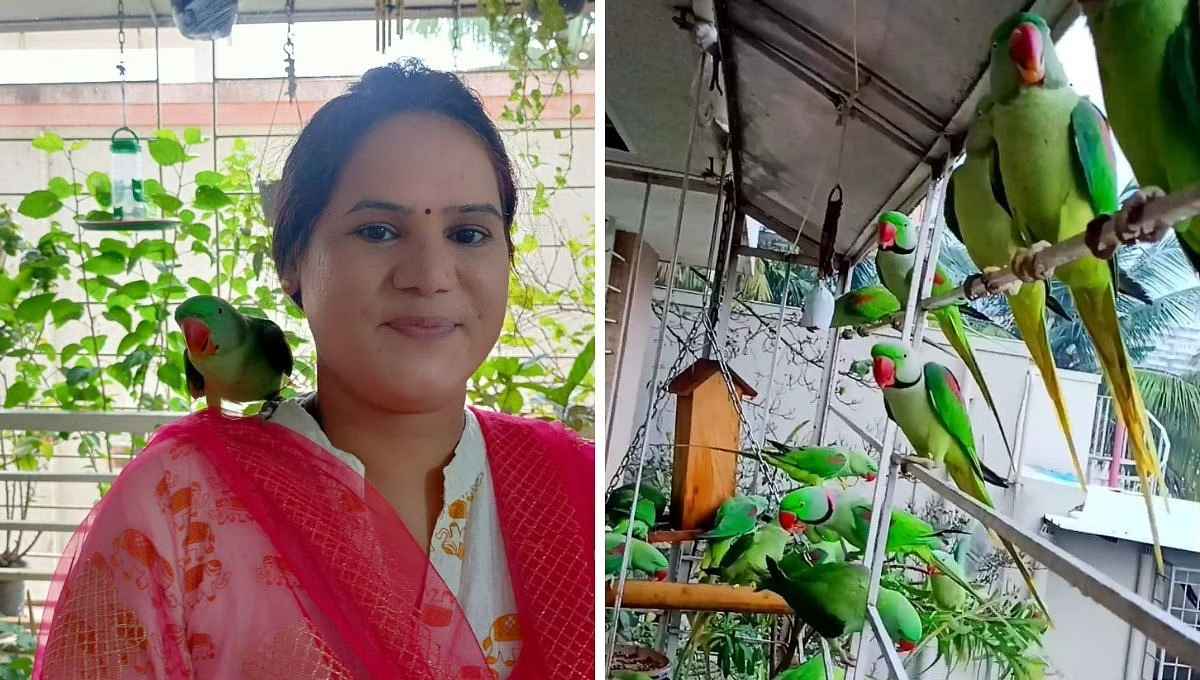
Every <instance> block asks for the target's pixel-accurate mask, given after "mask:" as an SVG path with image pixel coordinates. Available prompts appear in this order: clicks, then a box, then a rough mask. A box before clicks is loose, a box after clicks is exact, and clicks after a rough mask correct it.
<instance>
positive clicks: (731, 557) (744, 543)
mask: <svg viewBox="0 0 1200 680" xmlns="http://www.w3.org/2000/svg"><path fill="white" fill-rule="evenodd" d="M753 545H754V532H753V531H752V532H750V533H748V534H742V535H741V536H740V537H739V538H738V539H737V540H736V541H734V542H733V545H731V546H729V550H726V551H725V557H723V558H722V559H721V563H720V564H718V565H717V567H716V569H715V570H714V571H719V570H723V569H726V568H728V567H730V566H731V565H732V564H733V563H734V562H736V561H737V560H738V558H739V557H741V556H742V555H743V554H745V552H746V551H747V550H749V549H750V547H751V546H753Z"/></svg>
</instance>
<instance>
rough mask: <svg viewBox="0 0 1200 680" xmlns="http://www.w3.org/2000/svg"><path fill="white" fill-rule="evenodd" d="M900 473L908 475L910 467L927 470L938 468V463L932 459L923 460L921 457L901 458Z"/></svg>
mask: <svg viewBox="0 0 1200 680" xmlns="http://www.w3.org/2000/svg"><path fill="white" fill-rule="evenodd" d="M899 458H900V472H901V473H902V474H904V475H906V476H907V475H908V466H909V465H919V466H921V467H923V468H925V469H926V470H928V469H930V468H935V467H937V461H935V460H933V459H932V458H922V457H920V456H900V457H899Z"/></svg>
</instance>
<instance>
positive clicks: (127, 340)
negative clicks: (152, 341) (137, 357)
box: [117, 331, 143, 354]
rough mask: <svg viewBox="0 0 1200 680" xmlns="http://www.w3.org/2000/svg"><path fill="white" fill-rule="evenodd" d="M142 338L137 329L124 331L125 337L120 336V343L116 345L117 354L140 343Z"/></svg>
mask: <svg viewBox="0 0 1200 680" xmlns="http://www.w3.org/2000/svg"><path fill="white" fill-rule="evenodd" d="M142 341H143V338H142V336H141V334H139V333H138V332H137V331H134V332H132V333H126V334H125V337H123V338H121V344H119V345H117V354H126V353H128V352H129V350H131V349H133V348H134V347H137V346H138V345H140V344H142Z"/></svg>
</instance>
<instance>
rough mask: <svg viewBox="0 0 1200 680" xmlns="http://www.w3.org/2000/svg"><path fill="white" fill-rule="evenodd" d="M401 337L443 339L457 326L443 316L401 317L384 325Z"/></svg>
mask: <svg viewBox="0 0 1200 680" xmlns="http://www.w3.org/2000/svg"><path fill="white" fill-rule="evenodd" d="M384 325H385V326H387V327H388V328H390V329H392V330H394V331H396V332H397V333H399V334H401V335H406V336H408V337H410V338H426V339H428V338H444V337H446V336H447V335H450V334H451V333H453V332H454V329H456V328H458V326H459V324H457V323H455V322H454V321H453V320H451V319H447V318H446V317H443V316H402V317H397V318H395V319H392V320H391V321H388V322H387V323H385V324H384Z"/></svg>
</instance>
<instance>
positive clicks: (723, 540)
mask: <svg viewBox="0 0 1200 680" xmlns="http://www.w3.org/2000/svg"><path fill="white" fill-rule="evenodd" d="M766 509H767V501H766V499H765V498H763V497H761V496H734V497H733V498H730V499H727V500H726V501H725V502H724V503H722V504H721V507H720V508H717V517H716V523H715V524H714V526H713V528H712V529H710V530H709V531H707V532H705V533H703V534H700V538H702V539H704V540H706V541H708V549H707V550H705V551H704V557H703V558H702V559H701V561H700V569H701V570H704V571H707V570H708V569H709V568H710V567H715V566H716V565H719V564H721V561H722V560H723V559H724V558H725V553H726V552H728V550H729V548H730V546H732V545H733V543H734V541H736V540H737V539H739V538H741V537H742V536H745V535H746V534H749V533H752V532H753V531H754V530H755V528H757V527H758V516H759V515H761V514H762V513H763V512H765V511H766Z"/></svg>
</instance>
